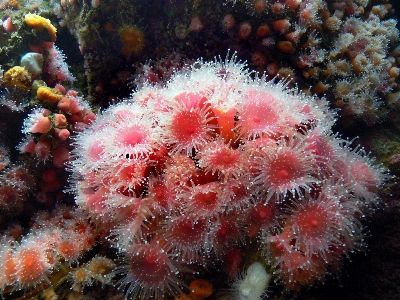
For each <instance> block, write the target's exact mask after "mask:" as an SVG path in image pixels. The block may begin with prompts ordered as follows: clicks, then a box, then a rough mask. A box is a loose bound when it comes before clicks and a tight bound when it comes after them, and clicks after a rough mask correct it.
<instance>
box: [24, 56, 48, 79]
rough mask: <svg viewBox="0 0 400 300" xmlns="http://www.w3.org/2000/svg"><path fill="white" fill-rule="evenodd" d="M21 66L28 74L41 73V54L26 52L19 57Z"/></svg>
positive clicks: (35, 74)
mask: <svg viewBox="0 0 400 300" xmlns="http://www.w3.org/2000/svg"><path fill="white" fill-rule="evenodd" d="M21 66H22V67H24V68H25V69H26V70H27V71H28V72H29V73H30V74H32V75H33V76H35V77H37V76H39V75H40V74H42V68H43V55H42V54H40V53H35V52H28V53H26V54H25V55H24V56H22V58H21Z"/></svg>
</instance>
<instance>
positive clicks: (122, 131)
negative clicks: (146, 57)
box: [71, 57, 384, 299]
mask: <svg viewBox="0 0 400 300" xmlns="http://www.w3.org/2000/svg"><path fill="white" fill-rule="evenodd" d="M235 59H236V57H233V58H232V59H227V60H225V61H222V62H219V61H215V62H203V61H201V60H200V61H197V62H195V63H194V64H193V65H191V66H190V67H187V68H185V69H184V70H182V71H179V72H177V73H175V74H174V75H173V76H172V78H171V79H170V81H169V82H168V83H166V84H165V85H163V86H158V85H150V84H149V85H145V86H144V87H143V88H141V89H140V90H139V91H137V92H135V93H134V94H133V95H132V98H131V99H128V100H126V101H124V102H122V103H119V104H117V105H113V106H111V107H110V108H109V109H107V110H106V111H104V112H103V113H102V114H101V115H100V116H99V117H98V118H97V120H96V121H95V122H94V123H93V124H92V125H90V127H89V128H87V129H86V130H85V131H83V132H82V133H80V134H79V135H78V136H77V137H76V139H75V150H74V156H75V159H74V161H73V162H72V166H71V171H72V172H73V180H72V183H73V184H72V189H73V190H74V191H75V193H76V202H77V204H78V205H79V206H80V207H81V208H83V209H85V210H87V211H89V212H90V214H91V215H92V216H93V217H94V219H96V218H97V219H98V222H99V226H102V229H104V230H105V231H108V232H109V233H110V235H109V238H110V240H111V241H112V242H113V244H114V245H115V247H116V248H117V249H118V251H119V252H120V254H121V256H122V257H123V259H124V261H125V264H122V265H120V266H119V267H117V268H116V270H115V271H114V273H115V274H124V277H123V278H122V279H121V280H120V285H121V286H123V287H126V293H127V295H131V296H132V297H133V298H134V297H136V296H137V297H139V298H140V299H147V298H149V297H151V296H154V297H156V298H157V297H159V296H162V295H163V294H164V293H167V292H171V293H172V294H175V293H177V292H179V291H180V289H181V287H182V286H183V283H182V281H181V279H180V278H179V276H180V273H181V272H184V271H186V270H187V269H188V265H190V264H196V265H197V266H198V265H204V266H206V265H208V264H209V263H212V262H213V261H214V260H223V261H230V260H233V258H232V257H230V255H235V257H236V258H235V260H236V261H240V260H241V259H243V257H240V253H241V252H240V246H241V244H243V243H244V242H245V241H246V240H247V238H248V237H257V236H258V237H260V238H259V242H260V243H261V244H262V247H263V249H265V250H264V252H265V253H266V254H267V256H268V258H269V262H270V263H271V265H272V267H273V268H274V269H275V274H276V275H277V276H278V277H279V278H280V279H281V280H282V281H283V282H284V283H285V284H286V287H287V288H290V289H297V288H299V287H300V286H302V285H311V284H313V283H314V282H316V281H320V280H321V279H322V278H323V277H324V275H325V274H326V273H327V268H328V266H330V265H337V261H338V260H339V259H340V258H341V257H342V256H344V255H345V254H347V253H348V252H349V251H352V250H354V249H357V247H358V246H359V244H360V242H361V237H362V233H361V231H362V228H361V224H360V222H359V220H358V219H357V218H359V217H360V216H361V215H363V214H364V213H365V212H366V211H370V210H372V209H373V206H374V203H375V202H376V192H377V189H378V186H379V184H380V183H381V181H382V179H383V177H384V176H383V175H382V170H381V169H380V168H378V167H373V166H372V165H371V163H370V160H369V159H367V158H366V157H365V155H362V153H361V152H362V151H361V150H358V151H356V150H350V147H349V143H348V142H346V141H343V140H342V139H339V138H338V137H337V136H335V135H333V134H332V132H331V126H332V124H333V123H334V119H335V118H334V114H333V113H332V112H329V110H328V108H327V106H326V104H325V102H324V100H321V99H317V98H313V97H309V96H305V95H302V94H299V93H298V92H296V91H295V90H290V89H288V88H287V87H286V86H285V82H278V83H274V82H271V81H270V82H266V80H265V78H264V77H261V78H258V77H257V76H253V77H256V78H255V79H254V78H252V76H251V75H253V74H250V72H248V71H247V70H246V69H245V65H244V64H243V63H240V62H235ZM235 249H239V251H234V250H235ZM232 253H235V254H232ZM235 265H237V266H238V267H239V266H240V265H241V264H240V262H237V263H235ZM237 271H238V270H236V272H237ZM227 272H229V273H230V274H234V273H235V270H230V269H229V270H227Z"/></svg>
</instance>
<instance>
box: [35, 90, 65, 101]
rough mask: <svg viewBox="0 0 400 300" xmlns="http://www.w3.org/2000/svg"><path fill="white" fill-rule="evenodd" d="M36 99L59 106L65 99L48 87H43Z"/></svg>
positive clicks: (38, 91)
mask: <svg viewBox="0 0 400 300" xmlns="http://www.w3.org/2000/svg"><path fill="white" fill-rule="evenodd" d="M36 97H37V98H38V100H40V101H48V102H50V103H52V104H57V103H58V102H59V101H60V100H61V99H62V97H63V95H61V94H59V92H58V91H56V90H55V89H52V88H49V87H47V86H41V87H39V88H38V90H37V94H36Z"/></svg>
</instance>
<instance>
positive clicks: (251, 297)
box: [233, 262, 271, 300]
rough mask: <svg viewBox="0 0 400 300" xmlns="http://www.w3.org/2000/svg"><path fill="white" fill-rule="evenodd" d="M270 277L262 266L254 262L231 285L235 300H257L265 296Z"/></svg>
mask: <svg viewBox="0 0 400 300" xmlns="http://www.w3.org/2000/svg"><path fill="white" fill-rule="evenodd" d="M270 280H271V275H270V274H268V273H267V272H266V271H265V268H264V266H263V265H262V264H260V263H258V262H255V263H253V264H252V265H251V266H250V267H249V268H248V269H247V271H245V272H243V273H242V274H241V275H240V276H239V278H238V279H237V280H236V281H235V282H234V284H233V296H234V297H235V299H236V300H259V299H262V297H263V296H264V295H265V292H266V289H267V287H268V285H269V282H270Z"/></svg>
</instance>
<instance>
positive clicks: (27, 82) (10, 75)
mask: <svg viewBox="0 0 400 300" xmlns="http://www.w3.org/2000/svg"><path fill="white" fill-rule="evenodd" d="M3 79H4V85H5V86H6V88H8V89H9V90H11V89H13V88H14V87H17V88H19V89H21V90H23V91H26V92H28V91H29V90H30V89H31V83H32V76H31V74H30V73H29V72H28V71H27V70H26V69H25V68H24V67H20V66H15V67H12V68H11V69H10V70H8V71H7V72H6V73H5V74H4V78H3Z"/></svg>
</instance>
